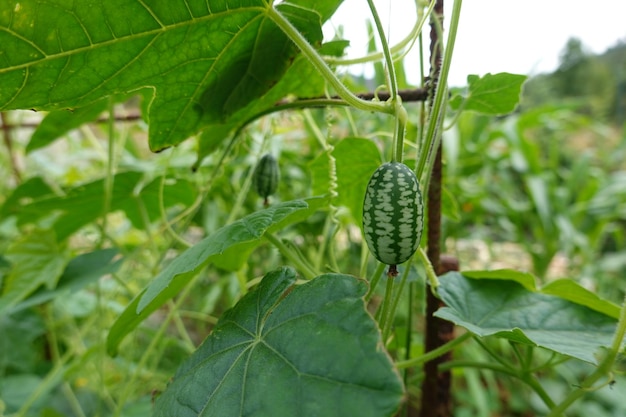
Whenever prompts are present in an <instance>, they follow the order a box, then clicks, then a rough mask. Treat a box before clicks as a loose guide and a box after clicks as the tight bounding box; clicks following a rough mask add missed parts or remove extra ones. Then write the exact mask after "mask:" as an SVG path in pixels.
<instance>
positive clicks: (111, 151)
mask: <svg viewBox="0 0 626 417" xmlns="http://www.w3.org/2000/svg"><path fill="white" fill-rule="evenodd" d="M114 106H115V101H114V99H113V96H111V97H110V98H109V115H110V116H109V123H108V128H109V129H108V142H109V143H108V150H107V151H108V153H107V171H106V177H105V179H104V200H103V204H102V233H101V235H100V240H99V242H98V247H102V245H103V244H104V240H105V238H106V229H107V217H108V214H109V211H111V199H112V196H113V182H114V172H113V171H114V162H115V161H114V159H115V107H114Z"/></svg>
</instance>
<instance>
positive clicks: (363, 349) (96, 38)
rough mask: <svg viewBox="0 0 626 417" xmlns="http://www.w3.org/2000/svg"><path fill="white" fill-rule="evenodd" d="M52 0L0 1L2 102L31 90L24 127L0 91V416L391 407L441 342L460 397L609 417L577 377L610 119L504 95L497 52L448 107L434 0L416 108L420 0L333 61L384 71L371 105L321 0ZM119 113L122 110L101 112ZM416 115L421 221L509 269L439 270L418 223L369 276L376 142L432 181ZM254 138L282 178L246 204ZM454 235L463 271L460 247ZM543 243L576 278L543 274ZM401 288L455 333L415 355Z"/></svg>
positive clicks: (616, 139) (607, 315) (462, 405)
mask: <svg viewBox="0 0 626 417" xmlns="http://www.w3.org/2000/svg"><path fill="white" fill-rule="evenodd" d="M66 3H67V2H63V1H60V0H52V1H48V2H46V3H45V4H44V3H40V2H36V1H34V0H27V1H25V2H20V3H19V4H16V5H15V6H13V7H11V8H6V10H4V11H3V12H2V13H0V29H2V30H0V41H1V42H0V43H2V45H3V47H4V49H3V51H2V52H0V85H2V88H0V110H3V111H6V110H11V109H18V108H19V109H39V110H51V111H50V112H49V113H48V114H46V115H40V114H35V115H34V119H35V123H40V124H39V127H38V128H37V129H36V130H35V131H34V132H32V135H31V131H30V130H26V129H24V126H23V125H21V123H22V121H23V120H24V118H26V117H33V114H32V113H28V114H27V113H20V112H10V113H6V112H5V113H3V114H2V116H3V118H2V121H3V128H4V129H3V133H5V138H4V139H5V140H4V142H3V143H4V146H5V147H6V149H7V152H3V153H1V154H0V155H1V156H0V158H2V164H0V169H2V173H3V174H6V175H4V177H3V178H4V181H3V182H2V184H1V185H0V190H2V192H0V334H2V336H7V337H0V375H1V376H2V377H1V378H0V410H2V411H1V412H0V414H1V413H5V414H9V415H16V416H18V415H19V416H41V415H76V416H81V415H100V416H115V417H119V416H146V415H149V414H150V413H152V412H154V413H156V414H157V415H204V414H206V413H208V414H211V413H214V414H219V415H229V414H233V415H244V414H245V415H252V414H254V415H272V416H274V415H276V416H281V415H352V414H354V415H371V416H379V415H385V416H391V415H394V414H395V413H396V412H397V411H398V409H399V407H403V408H404V410H402V411H401V412H402V413H405V412H406V414H412V413H414V412H417V411H418V410H416V409H415V408H416V407H415V403H416V400H417V399H418V398H419V395H420V386H421V385H422V383H423V382H424V375H423V374H422V373H421V372H419V371H418V370H417V369H408V368H414V367H417V366H421V365H422V364H423V363H425V362H427V361H429V360H430V359H432V358H434V357H436V356H438V355H441V354H443V353H446V352H449V351H451V350H452V349H456V352H455V357H459V358H461V360H459V361H456V362H455V361H452V362H446V363H444V364H442V365H441V366H440V367H439V369H440V370H446V369H452V368H457V367H458V368H462V369H461V370H460V371H459V372H458V373H455V374H454V377H455V391H454V393H453V394H454V398H455V401H456V404H457V406H458V410H459V415H463V413H464V412H467V413H468V414H470V415H474V414H476V413H475V411H476V412H480V413H482V415H490V414H497V413H500V414H501V415H521V414H533V415H534V414H547V413H551V414H550V415H551V417H553V416H556V415H561V413H562V412H563V411H564V410H565V409H567V408H569V407H570V406H572V404H573V403H574V402H576V404H575V405H578V406H579V407H580V408H579V409H575V408H572V410H573V413H574V414H571V415H578V414H576V413H583V412H585V411H588V410H590V409H593V408H592V405H593V404H595V405H596V408H600V404H602V406H601V409H602V410H601V412H605V413H608V414H606V415H611V414H610V412H613V411H615V410H618V411H617V412H618V413H619V410H620V407H622V406H621V405H620V404H618V402H619V401H617V400H614V399H608V400H607V399H606V398H602V397H601V396H602V395H604V393H605V392H606V391H607V390H602V389H600V388H602V379H603V378H612V377H613V375H614V374H615V373H616V372H615V371H617V370H619V369H618V365H619V356H618V355H619V354H620V352H623V347H622V339H623V337H624V333H626V308H624V305H622V306H621V307H619V306H618V305H617V304H614V303H613V302H611V301H615V302H618V301H621V300H620V299H619V298H620V297H621V296H622V294H621V293H620V292H621V291H622V290H621V289H620V288H622V287H623V285H620V284H619V283H620V282H623V275H624V272H625V271H626V268H625V267H624V266H625V265H626V260H625V258H624V257H623V254H621V251H620V248H621V247H623V245H624V244H625V243H626V235H625V233H624V230H625V229H624V227H623V226H624V224H626V206H625V202H626V198H624V197H625V196H626V188H625V186H624V184H626V181H625V180H624V169H626V167H625V166H624V164H623V161H624V160H625V159H624V155H626V146H625V144H624V143H625V142H624V136H623V133H621V134H620V133H618V131H617V130H616V129H615V128H609V127H607V126H606V125H602V124H600V123H598V122H597V121H594V120H593V119H590V118H587V117H585V116H581V115H580V114H576V113H574V112H573V111H572V109H575V108H576V107H575V106H571V107H564V106H562V105H560V104H557V105H546V106H544V107H538V108H533V109H528V108H526V107H524V106H522V108H521V110H519V109H518V112H517V113H516V114H514V115H508V116H505V115H506V114H508V113H510V112H512V111H513V110H514V109H516V105H517V102H518V100H519V94H520V90H521V86H522V83H523V82H524V80H525V77H524V76H521V75H514V74H494V75H491V74H487V75H485V76H483V77H478V76H470V77H469V78H468V81H469V85H468V88H467V90H466V91H464V92H463V91H461V92H456V94H457V95H453V97H452V99H451V101H450V104H451V106H450V111H451V113H450V114H452V115H453V116H454V117H453V120H451V121H450V126H451V127H450V128H446V127H445V126H444V123H443V120H444V116H445V114H446V110H445V109H446V103H447V97H448V96H449V94H448V93H449V92H448V91H447V88H446V80H445V77H446V75H447V73H448V70H449V65H450V62H451V54H452V50H453V48H452V46H453V45H454V34H455V33H456V26H457V24H458V20H459V13H460V3H459V2H455V3H454V7H453V12H452V16H451V19H450V20H449V22H450V36H449V37H448V38H447V39H446V42H441V44H442V45H445V49H444V50H443V55H442V56H443V67H442V71H441V76H442V79H441V80H440V81H439V83H437V85H438V86H439V87H438V90H436V91H435V92H432V93H433V94H430V97H431V98H434V99H433V101H432V102H431V103H429V104H430V105H427V106H419V107H418V106H413V105H412V104H408V103H402V101H401V100H400V98H399V96H398V94H397V91H398V87H402V86H404V84H405V82H406V80H405V77H404V76H403V74H404V70H403V62H401V59H400V58H399V57H401V56H404V55H405V54H406V53H407V52H408V50H409V49H410V47H411V46H412V45H413V43H415V42H417V41H418V38H419V36H420V31H421V29H422V27H423V24H424V23H425V22H427V21H428V20H430V18H431V16H430V15H429V12H430V10H432V7H431V6H432V4H431V5H430V6H429V7H426V6H427V5H425V4H419V5H418V6H417V7H418V8H419V13H418V15H419V16H420V19H419V20H418V21H416V22H415V26H414V28H413V30H412V31H411V32H410V33H411V34H410V35H409V37H408V38H407V39H405V40H404V41H402V42H401V43H400V44H399V45H393V46H392V45H387V44H386V43H385V42H384V41H383V42H382V46H383V48H384V52H385V54H377V51H376V50H375V49H376V45H377V44H379V43H378V42H374V41H373V42H371V43H370V46H369V48H370V52H371V53H372V54H373V55H369V56H367V57H364V58H362V59H361V60H357V62H359V63H361V62H369V63H375V65H376V76H377V79H378V80H379V81H380V82H381V83H390V85H387V86H386V90H387V91H389V93H390V96H391V98H390V99H389V100H388V101H380V100H377V99H375V100H371V101H367V100H363V99H361V98H359V97H358V96H357V95H355V94H354V93H353V92H352V90H353V89H354V90H355V91H356V89H359V90H361V89H364V88H365V87H364V86H361V85H358V84H357V83H356V82H354V80H347V79H346V77H344V76H339V74H341V73H342V72H343V67H344V66H345V64H349V63H350V62H346V61H342V55H343V53H344V50H345V48H346V47H347V45H348V41H349V40H344V39H338V38H335V39H333V40H332V41H331V42H328V43H323V39H322V32H321V25H322V23H323V22H325V21H326V20H327V19H328V18H329V17H330V16H331V15H332V14H333V12H334V11H335V9H336V8H337V6H338V5H339V4H340V3H341V2H340V1H339V0H324V1H315V2H314V1H311V0H292V1H288V2H280V4H278V5H276V6H275V7H274V5H272V4H271V2H265V1H261V0H243V1H231V0H227V1H223V2H213V1H211V2H208V3H207V2H196V1H188V2H181V3H171V2H169V3H163V2H161V3H159V2H156V1H142V2H132V1H131V2H127V1H126V2H124V1H110V2H105V3H102V4H96V5H87V4H86V3H85V4H78V5H68V4H66ZM372 12H373V15H374V16H377V13H376V12H375V10H373V11H372ZM129 16H130V18H129ZM375 27H380V25H373V26H371V29H370V31H371V33H372V34H374V33H377V32H378V30H379V29H374V28H375ZM377 34H378V35H379V36H380V35H382V33H377ZM381 38H382V36H381ZM330 56H332V58H329V57H330ZM376 56H384V57H385V58H384V59H385V62H384V65H383V64H382V62H381V61H380V60H378V59H377V58H375V57H376ZM373 57H374V58H373ZM327 62H329V63H331V65H333V66H334V65H338V67H339V68H341V71H339V72H335V68H332V67H331V66H329V65H328V64H327ZM427 62H428V58H427V57H422V63H421V65H422V66H424V65H425V64H426V63H427ZM572 65H574V66H576V65H578V64H572ZM383 68H386V70H384V71H383ZM568 68H569V67H568ZM564 70H565V67H564ZM385 71H386V72H385ZM598 74H600V71H599V72H598ZM390 80H395V81H390ZM348 87H349V88H348ZM334 94H337V96H338V97H339V98H336V97H332V98H331V97H330V96H332V95H334ZM137 96H138V97H137ZM335 106H336V107H338V108H332V107H335ZM309 107H316V108H318V109H316V110H311V111H309V110H305V111H294V110H300V109H303V108H309ZM319 107H323V108H321V109H319ZM466 110H467V111H466ZM287 111H289V112H288V113H287ZM128 112H132V113H130V114H132V115H133V117H132V119H137V117H138V115H139V114H141V119H140V120H136V121H135V122H132V123H126V122H128V118H125V117H123V119H124V122H121V121H119V120H118V121H116V120H115V118H116V117H117V116H118V115H119V114H123V115H127V114H129V113H128ZM279 112H280V114H273V113H279ZM493 115H498V118H494V117H492V116H493ZM5 116H6V117H5ZM103 117H106V118H108V122H109V123H107V124H106V125H105V124H103V123H102V122H100V121H98V120H97V119H98V118H103ZM42 118H43V120H41V119H42ZM5 121H8V125H5V124H4V123H5ZM27 122H28V124H30V123H31V122H32V120H30V119H29V120H27ZM407 126H408V127H409V130H408V132H409V134H407V138H406V139H405V135H404V130H405V127H407ZM76 128H78V130H76ZM392 132H393V133H392ZM440 132H444V133H443V142H444V171H445V180H444V186H445V187H446V189H445V190H444V192H443V196H442V201H443V204H444V207H443V208H442V209H441V211H442V213H443V214H444V216H446V217H445V221H444V227H443V229H442V230H441V231H440V232H441V233H442V236H441V237H442V241H443V242H446V243H452V244H456V243H460V242H463V241H464V240H465V239H473V241H477V240H478V241H479V242H481V243H485V242H486V243H487V244H491V245H492V246H493V247H495V246H496V245H497V244H499V243H502V242H505V243H507V244H510V245H513V246H514V247H515V250H516V252H515V254H514V255H513V256H512V258H513V259H512V260H511V259H501V260H500V261H502V262H504V263H506V262H507V261H509V262H510V263H512V264H513V265H511V266H515V267H519V268H520V269H522V268H524V267H526V266H529V269H531V270H532V272H533V273H521V272H518V271H516V270H512V269H508V270H497V271H475V272H468V271H465V272H464V273H463V274H460V273H452V274H449V275H445V276H443V277H441V280H440V281H439V280H438V277H437V276H435V273H434V271H433V265H432V264H431V262H430V260H428V259H427V256H426V255H425V251H424V249H425V245H426V244H423V246H424V247H421V248H418V250H417V252H416V255H415V256H414V257H413V258H409V259H407V260H406V261H407V262H406V263H405V264H404V265H403V266H402V267H401V268H398V272H399V276H398V277H397V278H395V279H386V282H385V285H377V284H378V283H379V280H380V279H381V277H382V276H383V271H384V265H382V264H376V262H375V261H374V260H373V257H371V256H369V253H368V250H367V246H366V245H365V244H364V242H363V236H362V232H361V231H360V225H361V221H362V219H363V217H364V215H363V198H364V195H365V193H366V189H367V188H366V187H367V181H368V178H369V177H370V175H371V173H372V172H373V171H374V170H375V169H376V168H377V167H379V166H380V165H381V164H383V163H385V162H386V161H388V160H389V159H390V158H389V156H391V155H393V157H392V158H391V159H392V160H403V161H405V163H406V164H407V168H406V170H410V168H408V167H416V169H415V171H416V172H417V173H419V175H420V180H421V182H422V184H421V186H422V187H423V188H424V189H425V190H433V188H431V186H433V184H434V183H432V184H431V174H432V173H431V168H432V166H433V162H434V155H435V154H436V152H433V149H435V148H434V147H436V146H437V145H438V143H439V141H440V139H441V138H440V136H439V133H440ZM194 135H196V136H197V139H198V141H197V143H191V141H185V139H186V138H187V137H190V136H194ZM581 137H583V138H584V139H586V138H589V139H586V140H587V142H584V141H583V140H581V139H580V138H581ZM599 138H603V139H604V138H606V140H605V141H604V140H602V141H601V140H599ZM60 139H62V140H60ZM226 139H229V140H226ZM173 145H177V146H175V147H173ZM167 147H172V149H168V150H165V151H164V152H161V153H158V154H156V153H151V152H150V150H164V149H165V148H167ZM268 153H269V154H272V155H275V156H276V158H279V159H280V161H281V167H280V168H281V181H280V182H278V184H277V186H278V190H277V193H276V195H275V197H274V198H273V199H272V205H269V204H268V205H267V206H266V207H261V204H260V202H259V199H258V198H257V196H255V195H254V193H251V192H250V191H251V190H252V189H253V188H254V176H255V173H254V166H255V164H256V162H257V161H258V160H259V159H260V158H261V155H264V154H268ZM5 162H6V163H5ZM411 174H412V171H411ZM396 185H397V184H391V186H392V187H393V186H396ZM411 191H417V190H411ZM425 195H426V194H425ZM413 196H414V197H416V196H417V195H416V194H413ZM395 199H396V200H398V199H400V197H397V198H395ZM274 200H275V201H274ZM433 200H435V201H430V202H429V201H426V202H425V203H426V204H428V203H430V204H432V207H431V208H430V210H434V211H435V212H436V211H437V210H438V208H437V204H436V199H433ZM420 204H421V202H420ZM410 232H417V230H410ZM420 232H421V230H420ZM411 236H415V234H412V235H411ZM435 238H437V239H438V238H439V237H435ZM417 242H419V239H418V240H417ZM417 242H415V246H418V243H417ZM459 256H460V258H461V265H462V267H463V268H464V269H469V268H471V267H472V266H473V265H472V262H473V261H474V260H475V258H479V257H473V256H471V255H466V254H464V253H460V254H459ZM524 256H530V257H531V263H530V264H529V265H518V263H516V262H511V261H518V260H519V258H523V257H524ZM561 256H566V257H567V259H568V260H569V261H570V263H569V264H568V265H567V266H568V268H567V270H566V273H564V274H562V275H565V276H568V275H569V276H571V277H574V278H575V280H576V281H577V282H575V281H574V280H572V279H565V278H563V276H561V275H559V278H561V279H558V280H554V279H553V276H552V275H550V274H549V273H548V272H549V271H550V265H551V263H552V262H553V260H554V259H557V258H559V257H561ZM403 260H404V259H403ZM285 264H288V265H290V266H289V267H285V266H281V265H285ZM481 266H482V267H485V265H481ZM268 271H272V272H269V273H268ZM347 273H350V274H353V275H356V276H358V278H355V277H353V276H350V275H346V274H347ZM611 274H612V275H611ZM535 277H538V278H535ZM537 280H539V282H541V283H542V284H543V285H538V284H537V283H536V281H537ZM426 282H428V284H429V285H426V284H425V283H426ZM368 286H369V289H368ZM383 287H384V288H383ZM616 288H617V289H616ZM427 291H432V292H433V293H434V294H436V295H438V296H439V297H441V299H442V300H443V301H444V302H445V303H446V304H447V306H446V307H444V308H442V309H440V310H439V312H438V313H436V314H437V315H438V316H440V317H446V318H448V319H450V320H452V321H454V322H455V323H457V324H459V325H460V326H462V327H464V328H465V329H466V331H465V332H464V333H462V332H460V336H459V337H458V338H456V339H454V340H452V341H451V342H450V343H447V344H445V345H444V346H442V347H440V348H438V349H436V350H434V351H428V352H424V348H423V342H422V338H423V334H422V325H421V323H422V321H423V320H424V319H425V320H428V321H430V320H432V317H430V316H427V317H424V314H423V311H424V309H423V297H424V295H425V294H426V293H427ZM605 298H606V299H609V300H611V301H607V300H606V299H605ZM370 313H371V315H370ZM416 323H420V324H419V325H416ZM616 324H617V326H616ZM494 358H496V361H497V363H494ZM405 370H406V372H405ZM501 375H508V376H509V377H510V378H501ZM172 376H174V377H173V379H172ZM426 383H428V382H426ZM520 384H521V385H520ZM522 386H523V387H524V388H523V389H522V388H520V387H522ZM485 387H487V388H488V389H487V390H485ZM592 391H597V393H596V394H593V396H592V395H589V394H590V393H591V392H592ZM500 393H502V395H499V394H500ZM496 394H497V395H496ZM507 395H508V396H509V398H510V400H509V401H506V402H503V401H502V400H501V398H506V396H507ZM153 397H154V401H155V402H156V404H155V405H154V406H153V400H152V398H153ZM581 398H582V400H581ZM539 400H540V401H541V404H538V401H539ZM594 401H596V403H594ZM622 408H623V407H622ZM203 410H204V411H203ZM477 410H478V411H477ZM581 410H582V411H581ZM596 411H597V410H596ZM601 412H598V413H597V415H599V416H601V415H602V414H601ZM472 413H473V414H472ZM594 413H595V411H594ZM580 415H588V414H584V413H583V414H580ZM594 415H596V414H594Z"/></svg>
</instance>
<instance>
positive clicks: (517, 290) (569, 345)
mask: <svg viewBox="0 0 626 417" xmlns="http://www.w3.org/2000/svg"><path fill="white" fill-rule="evenodd" d="M493 274H495V272H491V273H488V274H486V275H487V277H482V276H480V275H482V274H480V273H474V274H473V279H468V278H466V277H464V276H463V275H461V274H460V273H456V272H450V273H448V274H446V275H444V276H442V277H441V281H440V282H441V285H440V287H439V295H440V296H441V299H442V300H443V301H444V303H445V304H446V307H444V308H442V309H440V310H439V311H438V312H437V313H436V316H437V317H441V318H444V319H447V320H450V321H452V322H454V323H456V324H458V325H461V326H463V327H465V328H466V329H468V330H469V331H471V332H472V333H474V334H477V335H479V336H483V337H484V336H491V335H496V336H498V337H502V338H506V339H509V340H512V341H514V342H517V343H522V344H529V345H531V346H540V347H543V348H546V349H549V350H552V351H554V352H557V353H560V354H564V355H568V356H571V357H574V358H577V359H580V360H582V361H587V362H591V363H597V362H598V359H597V357H596V356H595V355H597V354H599V353H600V351H601V348H607V347H609V346H610V345H611V341H612V337H613V333H614V332H615V326H616V324H617V321H616V319H615V318H611V317H608V316H606V315H605V314H603V313H601V312H599V311H597V310H591V309H590V308H588V307H587V306H584V305H581V304H576V303H573V302H571V301H568V300H564V299H563V298H561V297H559V296H555V295H547V294H541V293H537V292H533V291H529V290H528V289H527V288H525V287H523V286H521V285H519V284H518V283H515V282H511V280H510V279H498V280H493V279H492V278H491V275H493ZM477 277H478V278H486V279H476V278H477ZM553 289H554V288H553ZM554 292H556V291H554ZM602 304H605V305H602ZM594 305H597V306H598V307H599V308H600V309H603V310H606V309H607V308H610V306H611V305H610V304H608V303H607V302H602V301H601V300H595V304H594Z"/></svg>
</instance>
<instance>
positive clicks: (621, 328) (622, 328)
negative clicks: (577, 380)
mask: <svg viewBox="0 0 626 417" xmlns="http://www.w3.org/2000/svg"><path fill="white" fill-rule="evenodd" d="M624 335H626V298H624V301H623V302H622V309H621V311H620V316H619V321H618V322H617V328H616V329H615V334H614V336H613V342H612V343H611V347H610V348H609V351H608V352H607V354H606V356H605V357H604V359H603V360H602V362H600V364H599V365H598V367H597V368H596V370H595V371H594V372H593V373H592V374H591V375H589V376H588V377H587V378H586V379H585V380H584V381H583V382H582V383H581V384H580V387H579V388H578V389H576V390H574V391H572V392H571V393H570V394H569V395H568V396H567V397H565V399H564V400H563V401H562V402H561V403H559V405H557V406H556V407H554V408H552V410H551V411H550V414H548V416H547V417H558V416H561V415H562V414H563V412H564V411H565V410H566V409H567V408H568V407H569V406H570V405H572V404H573V403H574V401H576V400H578V399H579V398H580V397H582V396H583V395H585V394H586V393H588V392H589V391H593V390H594V384H595V383H596V382H597V381H598V380H599V379H600V378H602V377H608V378H609V382H610V381H611V378H612V374H611V369H612V368H613V366H614V365H615V360H616V359H617V357H618V355H619V353H620V351H621V350H622V342H623V340H624Z"/></svg>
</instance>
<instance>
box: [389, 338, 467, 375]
mask: <svg viewBox="0 0 626 417" xmlns="http://www.w3.org/2000/svg"><path fill="white" fill-rule="evenodd" d="M471 337H472V334H471V333H469V332H467V333H463V334H462V335H461V336H459V337H457V338H455V339H452V340H450V341H449V342H447V343H445V344H443V345H441V346H439V347H438V348H437V349H433V350H431V351H429V352H426V353H424V354H423V355H421V356H418V357H416V358H411V359H407V360H405V361H400V362H396V368H398V369H404V368H412V367H414V366H418V365H421V364H422V363H424V362H428V361H430V360H433V359H435V358H438V357H439V356H441V355H443V354H445V353H447V352H449V351H451V350H452V349H454V348H455V347H457V346H458V345H460V344H461V343H463V342H465V341H466V340H467V339H469V338H471Z"/></svg>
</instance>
